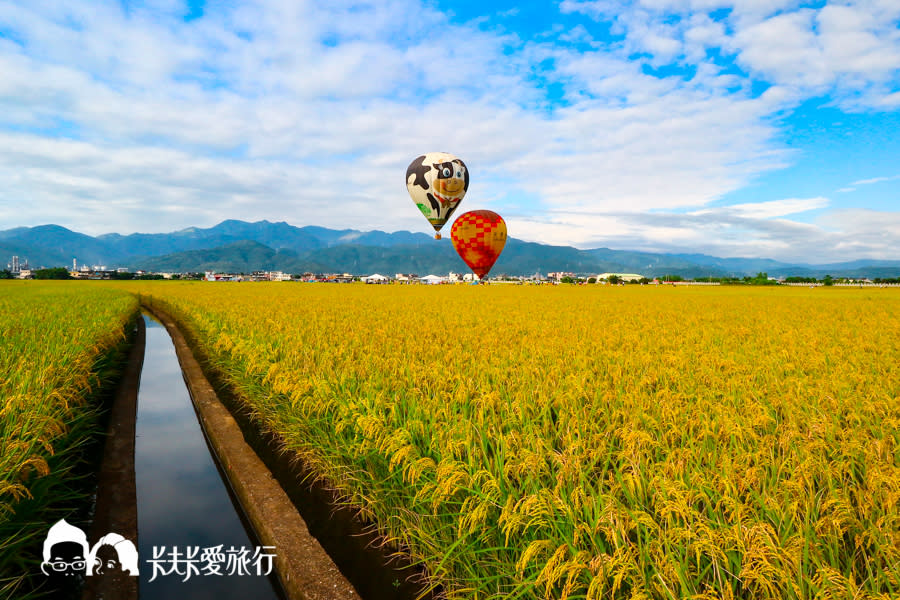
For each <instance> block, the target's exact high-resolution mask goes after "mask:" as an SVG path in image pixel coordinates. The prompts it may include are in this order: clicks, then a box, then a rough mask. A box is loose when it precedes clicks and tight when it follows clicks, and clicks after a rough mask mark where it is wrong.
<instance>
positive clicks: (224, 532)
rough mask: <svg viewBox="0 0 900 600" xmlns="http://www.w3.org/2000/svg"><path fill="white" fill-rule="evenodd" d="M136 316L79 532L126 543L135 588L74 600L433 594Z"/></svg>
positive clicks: (160, 325) (116, 582)
mask: <svg viewBox="0 0 900 600" xmlns="http://www.w3.org/2000/svg"><path fill="white" fill-rule="evenodd" d="M143 308H144V310H145V312H144V313H143V314H142V319H141V320H140V321H139V323H138V328H137V331H136V340H135V344H134V346H133V348H132V350H131V354H130V357H129V364H128V367H127V369H126V372H125V375H124V376H123V381H122V383H121V384H120V385H119V388H118V390H117V394H116V399H115V402H114V403H113V407H112V411H111V415H110V425H109V432H108V436H107V441H106V445H105V450H104V456H103V461H102V466H101V468H100V472H99V477H98V481H99V483H98V489H97V494H96V497H97V503H96V506H95V518H94V523H93V525H92V532H93V533H92V536H93V538H94V539H98V538H99V537H100V536H101V535H103V534H105V533H107V532H116V533H120V534H121V535H122V536H123V537H124V538H125V539H127V540H131V541H134V540H136V546H137V554H138V559H137V560H138V565H139V570H140V575H139V577H136V578H135V577H127V576H126V577H124V578H123V577H122V574H121V573H118V574H117V575H116V576H115V577H109V576H101V577H93V576H92V577H87V578H86V582H85V589H84V593H83V594H82V600H94V599H95V598H104V599H105V600H135V598H137V597H140V599H141V600H155V599H169V598H191V599H198V600H204V599H207V598H209V599H215V600H228V599H229V598H241V599H244V598H253V599H254V600H257V599H259V600H269V599H272V600H275V599H283V600H284V599H286V600H359V599H360V598H362V599H364V600H412V599H413V598H426V599H432V598H434V597H435V593H438V594H439V592H440V590H439V589H438V590H431V591H426V590H427V587H426V586H424V584H423V582H422V574H421V571H419V570H418V569H416V568H415V567H413V566H411V565H410V564H408V562H406V561H404V560H402V559H399V558H398V557H397V555H396V554H395V553H394V552H393V551H392V550H391V549H390V548H386V547H384V545H383V544H382V543H380V539H379V538H378V537H377V535H376V533H375V532H374V530H373V528H372V527H371V526H370V525H368V524H366V523H363V522H361V521H360V519H359V517H358V515H357V513H356V511H354V510H352V509H350V508H348V507H347V506H344V505H342V504H341V503H340V502H339V501H338V499H337V498H336V497H335V495H334V492H333V491H332V490H330V489H329V488H328V487H326V486H325V485H324V484H322V483H317V482H316V478H315V477H314V476H312V474H311V473H310V472H309V471H306V470H305V467H304V465H303V464H302V463H301V462H300V461H297V460H293V459H292V457H291V455H290V454H289V453H286V452H284V451H282V450H281V449H282V448H283V443H282V442H281V441H280V440H279V439H277V438H275V437H274V436H273V435H272V434H263V433H261V431H260V428H259V427H258V426H257V424H254V423H253V421H252V419H250V418H249V417H248V415H246V414H244V412H243V410H242V409H241V406H242V405H241V403H239V402H236V400H235V398H234V397H233V396H232V395H231V393H230V391H229V390H228V389H227V386H223V385H221V383H220V384H219V386H218V388H217V389H214V388H213V386H212V384H211V383H210V381H209V380H208V379H207V377H206V374H204V372H203V370H202V369H201V367H200V364H199V363H198V362H197V360H196V359H195V358H194V355H193V352H192V350H191V348H190V347H189V346H188V343H187V341H186V340H185V338H184V335H183V334H182V333H181V331H180V330H179V328H178V326H177V325H176V323H175V321H174V320H172V318H171V317H169V316H168V315H167V314H166V313H165V312H163V311H161V310H159V309H158V307H153V306H144V307H143ZM220 394H223V396H222V397H221V399H220ZM135 405H136V408H135ZM226 406H227V407H226ZM229 408H230V409H231V410H229ZM132 458H133V460H132ZM268 555H271V556H272V558H271V560H270V559H269V558H267V556H268ZM119 558H120V563H121V564H122V568H125V563H124V561H122V560H121V555H120V557H119ZM270 562H271V568H270V564H269V563H270ZM267 573H268V575H267Z"/></svg>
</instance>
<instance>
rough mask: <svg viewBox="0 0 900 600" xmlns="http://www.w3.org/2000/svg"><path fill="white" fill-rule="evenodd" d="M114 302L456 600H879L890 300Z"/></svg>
mask: <svg viewBox="0 0 900 600" xmlns="http://www.w3.org/2000/svg"><path fill="white" fill-rule="evenodd" d="M120 285H124V284H120ZM125 287H126V289H129V290H131V291H133V292H138V291H139V292H140V293H141V294H143V295H144V296H145V297H146V298H147V299H149V300H150V301H152V302H154V303H157V304H160V305H164V306H165V307H167V308H168V309H169V310H170V311H172V312H173V313H175V314H176V316H178V317H179V318H180V319H181V320H182V322H183V323H185V324H186V325H187V326H188V328H189V329H190V330H191V332H192V333H193V335H194V336H195V337H196V339H197V342H198V343H199V344H200V345H201V346H202V348H203V350H204V351H205V353H207V354H208V355H209V356H210V360H211V363H212V364H213V365H214V366H215V367H216V368H217V369H218V370H220V371H221V372H223V373H225V374H226V375H225V376H226V378H227V379H228V380H229V381H230V383H231V384H232V385H233V386H234V388H235V389H236V390H237V391H238V392H239V394H241V395H242V396H243V397H244V398H245V400H246V401H247V402H248V403H249V404H250V405H252V407H253V408H254V410H255V411H256V412H257V413H258V415H259V416H260V417H261V418H262V419H263V420H264V422H265V423H266V424H267V426H268V427H270V428H271V429H273V430H274V431H277V432H279V433H281V434H282V435H283V437H284V439H285V440H286V442H287V445H288V446H289V447H290V448H292V449H294V450H295V451H297V452H298V453H299V454H300V455H302V456H303V457H304V458H305V459H306V460H308V461H309V462H310V463H311V464H312V465H314V467H315V468H316V469H317V470H318V472H320V473H321V474H322V476H323V477H325V478H326V479H327V480H328V481H329V482H330V483H331V484H332V485H333V486H335V487H337V488H338V489H340V490H341V491H342V492H343V493H344V494H345V495H346V497H347V501H348V502H352V503H353V504H354V505H356V506H358V507H360V510H361V511H363V512H364V513H365V514H367V515H368V516H369V517H370V518H371V519H373V520H374V521H375V522H377V523H378V525H379V526H380V527H381V529H382V531H383V532H384V534H385V535H386V536H387V537H388V538H390V539H391V540H393V541H394V542H396V543H397V544H398V545H399V546H402V547H404V548H406V549H408V552H409V553H410V554H411V555H412V557H413V558H414V559H416V560H418V561H420V562H421V563H422V564H423V565H424V566H425V567H426V568H427V570H428V572H429V573H430V574H431V576H432V578H433V579H432V580H433V581H434V582H435V583H439V584H441V585H442V586H443V589H444V590H445V591H446V592H447V594H448V596H450V597H452V598H479V599H483V598H570V599H574V598H632V599H639V598H640V599H644V598H654V599H655V598H659V599H668V598H696V599H701V598H702V599H707V598H709V599H712V598H747V599H750V598H753V599H756V598H823V599H824V598H885V599H886V598H896V597H900V293H898V291H896V290H889V289H865V290H856V289H822V288H818V289H807V288H800V289H797V288H792V289H786V288H749V287H721V288H677V289H676V288H669V287H665V288H654V287H650V286H645V287H639V286H626V287H602V286H589V287H574V286H560V287H518V286H478V287H469V286H460V287H448V286H409V287H407V286H364V285H331V286H329V285H322V284H318V285H316V284H287V283H275V284H210V283H201V282H198V283H174V282H172V283H168V282H167V283H133V284H129V285H126V286H125Z"/></svg>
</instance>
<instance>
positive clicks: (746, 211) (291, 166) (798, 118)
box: [0, 0, 900, 262]
mask: <svg viewBox="0 0 900 600" xmlns="http://www.w3.org/2000/svg"><path fill="white" fill-rule="evenodd" d="M0 74H2V75H3V76H2V77H0V229H7V228H11V227H16V226H20V225H38V224H44V223H57V224H60V225H64V226H66V227H69V228H71V229H74V230H77V231H82V232H85V233H89V234H101V233H108V232H113V231H115V232H119V233H131V232H135V231H140V232H160V231H172V230H176V229H181V228H184V227H189V226H201V227H208V226H211V225H214V224H215V223H217V222H219V221H221V220H223V219H226V218H237V219H244V220H251V221H253V220H259V219H268V220H272V221H287V222H289V223H292V224H295V225H298V226H302V225H310V224H314V225H323V226H328V227H338V228H344V227H346V228H354V229H363V230H368V229H382V230H386V231H396V230H401V229H406V230H413V231H422V232H427V231H429V229H430V226H429V225H428V224H427V222H425V220H424V219H423V218H422V217H421V214H420V213H419V211H418V210H417V209H416V207H415V206H414V205H413V203H412V201H411V200H410V199H409V197H408V196H407V194H406V189H405V182H404V181H403V175H404V174H405V169H406V166H407V165H408V164H409V162H410V161H411V160H412V159H413V158H415V156H417V155H418V154H421V153H423V152H427V151H448V152H452V153H454V154H456V155H457V156H459V157H461V158H462V159H463V160H464V161H466V163H467V165H468V166H469V170H470V173H471V176H472V182H471V185H470V188H469V192H468V195H467V196H466V199H465V200H464V201H463V204H462V205H461V208H460V211H464V210H472V209H475V208H490V209H493V210H496V211H497V212H500V213H501V214H502V215H503V216H504V218H505V219H506V221H507V223H508V227H509V230H510V235H512V236H514V237H518V238H521V239H526V240H533V241H539V242H545V243H552V244H570V245H575V246H578V247H582V248H590V247H601V246H605V247H610V248H616V249H635V250H652V251H675V252H684V251H689V252H705V253H709V254H715V255H718V256H760V257H770V258H776V259H781V260H796V261H805V262H831V261H837V260H852V259H856V258H865V257H870V258H883V259H900V3H898V2H896V0H846V1H841V2H802V1H797V0H730V1H726V0H634V1H620V0H561V1H558V2H551V1H546V2H507V1H505V0H498V1H497V2H491V3H485V2H474V1H469V0H465V1H460V0H457V1H453V2H449V1H446V0H430V1H425V2H422V1H414V0H383V1H380V2H365V1H349V0H334V1H332V2H328V3H322V2H299V1H294V0H249V1H243V2H234V1H228V2H220V1H198V0H191V1H189V2H185V1H183V0H149V1H140V2H138V1H131V0H128V1H124V0H123V1H121V2H118V1H116V2H99V1H92V2H71V1H62V0H47V1H43V2H39V3H35V2H7V1H2V0H0Z"/></svg>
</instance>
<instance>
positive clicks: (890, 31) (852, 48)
mask: <svg viewBox="0 0 900 600" xmlns="http://www.w3.org/2000/svg"><path fill="white" fill-rule="evenodd" d="M805 4H807V3H801V2H799V1H798V0H765V1H764V0H639V1H638V2H630V3H620V2H614V1H612V0H593V1H591V0H581V1H580V0H564V1H563V2H562V3H561V4H560V8H561V10H562V11H563V12H570V13H582V14H585V15H588V16H590V17H592V18H594V19H596V20H600V21H607V22H610V23H612V24H613V28H614V30H616V31H617V32H619V33H624V34H625V36H626V42H625V45H626V47H627V50H628V51H629V52H647V53H650V54H651V55H652V57H651V58H649V59H647V62H648V64H651V65H657V64H660V63H662V64H667V63H672V62H675V63H678V64H683V63H686V64H693V65H702V64H711V63H710V60H709V59H708V58H707V56H706V52H707V50H717V51H719V52H722V53H724V54H725V55H728V56H734V57H736V59H737V62H738V64H740V65H741V66H742V67H743V68H744V69H745V70H747V71H748V72H749V73H750V74H751V76H752V77H754V78H757V79H762V80H764V81H767V82H769V83H771V84H776V85H779V86H787V87H792V88H796V89H797V90H798V91H800V92H802V93H803V94H806V95H822V94H826V93H831V94H834V96H835V99H836V100H837V101H838V102H839V103H840V104H841V105H842V106H843V107H845V108H852V109H859V108H862V107H865V108H881V109H890V108H893V107H896V106H898V105H900V90H898V89H897V87H898V81H900V80H898V75H900V29H898V20H900V3H898V2H896V1H894V0H843V1H838V2H829V3H827V4H826V5H824V6H821V7H814V8H811V7H807V6H804V5H805ZM719 9H727V10H728V12H727V16H725V17H724V19H722V18H720V19H712V18H711V16H710V15H711V14H712V12H713V11H716V10H719ZM673 15H674V16H677V17H678V19H676V20H674V21H672V19H671V17H672V16H673ZM720 66H721V65H720Z"/></svg>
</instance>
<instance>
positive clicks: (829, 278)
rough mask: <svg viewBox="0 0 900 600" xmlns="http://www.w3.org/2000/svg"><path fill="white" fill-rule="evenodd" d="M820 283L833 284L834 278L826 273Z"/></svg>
mask: <svg viewBox="0 0 900 600" xmlns="http://www.w3.org/2000/svg"><path fill="white" fill-rule="evenodd" d="M822 283H823V284H824V285H834V278H833V277H832V276H831V275H826V276H825V277H824V278H823V279H822Z"/></svg>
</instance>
